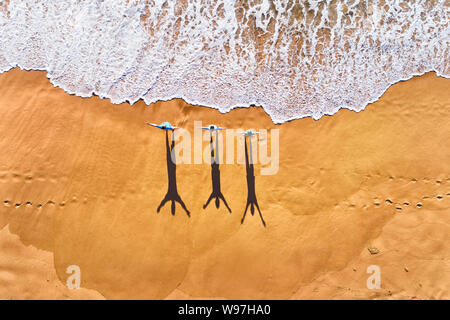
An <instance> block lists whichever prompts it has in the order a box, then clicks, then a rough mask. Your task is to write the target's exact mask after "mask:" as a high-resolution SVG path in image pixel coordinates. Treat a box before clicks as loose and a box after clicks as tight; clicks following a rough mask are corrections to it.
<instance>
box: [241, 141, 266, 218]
mask: <svg viewBox="0 0 450 320" xmlns="http://www.w3.org/2000/svg"><path fill="white" fill-rule="evenodd" d="M244 143H245V168H246V171H247V205H246V206H245V211H244V216H243V217H242V219H241V224H242V223H244V219H245V215H246V214H247V209H248V206H250V213H251V214H252V216H253V215H254V214H255V207H256V209H258V213H259V216H260V218H261V221H262V224H263V225H264V227H265V226H266V222H265V221H264V219H263V216H262V214H261V211H260V210H259V206H258V200H256V192H255V171H254V168H253V154H252V141H251V136H250V137H248V144H249V147H250V161H249V156H248V150H247V138H245V141H244Z"/></svg>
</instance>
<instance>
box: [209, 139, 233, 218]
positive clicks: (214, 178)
mask: <svg viewBox="0 0 450 320" xmlns="http://www.w3.org/2000/svg"><path fill="white" fill-rule="evenodd" d="M218 136H219V133H218V131H216V151H215V155H214V146H213V138H212V132H210V147H211V182H212V192H211V195H210V196H209V198H208V201H206V203H205V204H204V205H203V209H206V207H207V206H208V204H209V203H210V201H211V200H212V199H215V203H216V208H217V209H219V206H220V200H222V201H223V203H224V204H225V207H227V209H228V211H229V212H230V213H231V209H230V207H229V206H228V204H227V201H226V200H225V197H224V196H223V194H222V191H221V190H220V170H219V140H218Z"/></svg>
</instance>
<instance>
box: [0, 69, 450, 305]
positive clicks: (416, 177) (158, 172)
mask: <svg viewBox="0 0 450 320" xmlns="http://www.w3.org/2000/svg"><path fill="white" fill-rule="evenodd" d="M194 120H202V121H203V123H204V124H209V123H217V124H220V125H222V126H225V127H228V128H255V129H259V128H278V129H280V169H279V171H278V173H277V174H276V175H272V176H262V175H260V174H259V165H257V166H256V170H255V173H256V175H257V176H256V194H257V197H258V202H259V204H260V207H261V210H262V214H263V216H264V218H265V220H266V223H267V227H266V228H264V227H263V226H262V224H261V221H260V219H259V217H258V216H257V214H256V215H255V216H251V215H249V214H247V217H246V220H245V223H244V224H243V225H241V224H240V219H241V217H242V214H243V211H244V207H245V204H246V182H245V166H244V165H239V164H235V165H222V166H221V174H222V192H223V194H224V195H225V197H226V199H227V201H228V203H229V204H230V207H231V209H232V210H233V212H232V214H231V215H230V214H229V213H228V212H227V211H226V209H225V208H224V207H223V206H221V208H220V209H219V210H217V209H216V208H215V206H214V204H213V203H212V204H210V206H209V207H208V208H207V209H206V210H203V209H202V205H203V204H204V203H205V201H206V199H207V198H208V196H209V194H210V192H211V185H210V183H211V182H210V168H209V165H208V164H201V165H185V164H182V165H179V166H178V167H177V175H178V190H179V193H180V195H181V197H182V198H183V200H184V202H185V203H186V205H187V206H188V208H189V209H190V211H191V218H188V217H187V216H186V214H185V213H184V212H183V211H182V210H181V208H180V207H179V206H178V205H177V211H176V214H175V216H172V215H171V214H170V204H166V206H165V207H164V208H163V209H162V210H161V212H160V213H159V214H157V213H156V208H157V206H158V204H159V202H160V201H161V200H162V198H163V197H164V195H165V191H166V187H167V181H166V179H167V178H166V173H167V172H166V166H165V149H164V148H165V146H164V135H163V133H162V132H161V131H160V130H157V129H154V128H150V127H148V126H145V125H144V123H145V122H146V121H151V122H155V123H160V122H162V121H170V122H171V123H173V124H177V125H179V126H183V127H185V128H187V129H188V130H190V131H192V129H193V121H194ZM449 123H450V80H449V79H442V78H438V77H436V75H435V74H426V75H424V76H422V77H418V78H414V79H411V80H409V81H406V82H402V83H398V84H396V85H394V86H392V87H391V88H390V89H389V90H388V91H387V92H386V93H385V94H384V96H383V97H382V98H381V99H380V101H378V102H376V103H374V104H372V105H370V106H368V107H367V109H366V110H365V111H363V112H360V113H355V112H352V111H349V110H341V111H339V112H338V114H336V115H334V116H332V117H324V118H322V119H321V120H319V121H314V120H312V119H309V118H308V119H301V120H297V121H292V122H289V123H285V124H283V125H277V126H275V125H274V124H273V123H272V122H271V120H270V118H269V117H268V116H267V115H266V114H265V113H264V112H263V110H262V109H261V108H251V109H237V110H233V111H232V112H230V113H228V114H220V113H219V112H218V111H216V110H213V109H210V108H201V107H195V106H190V105H187V104H186V103H184V102H183V101H181V100H174V101H170V102H161V103H156V104H154V105H152V106H150V107H148V106H146V105H145V104H143V103H142V102H139V103H137V104H136V105H135V106H133V107H130V106H129V105H127V104H123V105H112V104H111V103H110V102H109V101H107V100H101V99H99V98H98V97H93V98H89V99H83V98H79V97H75V96H71V95H68V94H67V93H65V92H64V91H62V90H61V89H58V88H54V87H53V86H52V85H51V84H50V83H49V81H48V79H47V78H46V76H45V73H43V72H36V71H33V72H26V71H20V70H12V71H10V72H7V73H5V74H3V75H0V132H1V139H0V150H1V152H0V197H1V198H0V248H2V250H1V253H0V298H3V299H19V298H52V299H53V298H103V297H105V298H107V299H108V298H137V299H141V298H156V299H163V298H167V299H177V298H237V299H241V298H262V299H266V298H268V299H289V298H292V299H299V298H300V299H304V298H345V299H354V298H358V299H367V298H382V299H385V298H401V299H410V298H420V299H422V298H423V299H444V298H445V299H449V298H450V292H449V288H450V286H449V284H450V263H449V257H450V247H449V246H448V243H449V240H450V236H449V235H450V214H449V213H450V161H449V159H450V145H449V141H450V129H449ZM205 145H207V143H206V142H205ZM386 200H388V201H386ZM4 201H7V202H4ZM27 202H30V203H29V204H27ZM390 202H392V203H390ZM417 203H420V204H422V207H421V208H418V207H417V206H416V205H417ZM16 204H18V206H16ZM39 204H42V207H39ZM369 247H376V248H377V249H378V250H379V253H377V254H373V255H372V254H370V253H369V251H368V248H369ZM73 264H75V265H79V266H80V268H81V272H82V281H81V285H82V289H79V290H72V291H71V290H68V289H67V288H65V287H64V284H65V282H66V279H67V277H68V274H66V272H65V271H66V268H67V266H69V265H73ZM369 265H378V266H380V268H381V289H378V290H369V289H367V287H366V279H367V277H368V276H369V275H368V274H367V273H366V268H367V267H368V266H369ZM95 291H96V292H95Z"/></svg>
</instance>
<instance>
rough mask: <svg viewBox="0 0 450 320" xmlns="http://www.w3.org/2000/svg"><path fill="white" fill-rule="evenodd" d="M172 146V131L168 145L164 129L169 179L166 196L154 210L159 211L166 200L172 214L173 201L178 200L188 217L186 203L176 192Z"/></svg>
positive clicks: (175, 168)
mask: <svg viewBox="0 0 450 320" xmlns="http://www.w3.org/2000/svg"><path fill="white" fill-rule="evenodd" d="M174 146H175V138H174V135H173V131H172V145H171V146H170V147H169V133H168V131H167V130H166V160H167V176H168V181H169V187H168V189H167V193H166V196H165V197H164V199H163V200H162V201H161V203H160V204H159V206H158V209H157V210H156V211H157V212H159V211H160V210H161V208H162V207H163V206H164V205H165V204H166V202H167V201H171V202H172V205H171V212H172V215H175V202H178V203H179V204H180V205H181V207H182V208H183V209H184V211H186V214H187V215H188V217H190V216H191V215H190V212H189V210H188V209H187V208H186V205H185V204H184V202H183V200H181V197H180V195H179V194H178V190H177V165H176V163H174V162H173V161H172V157H171V154H172V151H173V148H174Z"/></svg>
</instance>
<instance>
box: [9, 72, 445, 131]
mask: <svg viewBox="0 0 450 320" xmlns="http://www.w3.org/2000/svg"><path fill="white" fill-rule="evenodd" d="M11 70H22V71H27V72H30V71H37V72H45V73H46V77H47V79H48V80H49V82H50V84H51V85H52V86H53V87H54V88H58V89H61V90H63V91H64V92H65V93H67V94H69V95H73V96H75V97H80V98H92V97H98V98H100V99H101V100H108V102H109V103H111V104H113V105H122V104H125V105H128V106H129V107H133V106H135V105H136V104H137V103H139V102H142V103H144V104H146V105H147V106H152V105H154V104H156V103H166V102H171V101H176V100H182V101H183V103H184V104H186V105H190V106H196V107H202V108H210V109H213V110H217V111H219V112H220V113H221V114H227V113H229V112H231V111H233V110H236V109H248V108H261V109H262V110H263V111H264V113H265V114H266V115H267V116H268V117H269V118H270V119H271V120H272V122H273V124H275V125H278V124H283V123H287V122H291V121H295V120H301V119H305V118H312V119H313V120H315V121H318V120H320V119H321V118H323V117H327V116H334V115H335V114H337V113H338V112H339V111H340V110H342V109H345V110H350V111H353V112H356V113H359V112H361V111H364V110H365V109H366V108H367V107H368V106H370V105H372V104H374V103H376V102H377V101H378V100H380V99H381V97H382V96H383V95H384V94H385V93H386V91H388V90H389V88H391V87H392V86H394V85H396V84H398V83H402V82H405V81H408V80H411V79H413V78H417V77H421V76H424V75H426V74H435V75H436V76H437V77H439V78H443V79H450V76H448V77H447V76H445V75H443V74H440V72H439V71H438V70H433V69H430V70H427V71H423V72H421V73H420V72H419V73H413V74H411V75H410V76H409V77H407V78H401V79H399V80H397V81H394V82H391V83H389V84H387V85H386V88H385V89H384V90H382V92H380V94H379V95H378V96H377V97H375V98H374V99H372V100H369V101H366V102H365V103H364V105H365V106H364V107H363V108H362V109H360V110H356V109H355V108H352V107H347V106H342V107H336V109H334V110H333V112H331V113H326V112H325V113H323V114H322V115H321V116H320V117H319V118H315V117H314V116H313V115H302V116H297V117H292V118H288V119H287V120H283V121H277V120H275V119H274V118H273V117H272V115H270V113H268V112H267V111H266V109H265V107H264V105H260V104H258V103H257V102H253V103H250V104H243V105H241V104H238V105H232V106H230V107H229V110H228V111H222V110H220V107H217V106H214V105H208V104H207V103H203V102H201V101H194V100H191V99H188V98H186V97H183V96H171V97H164V98H160V99H158V100H156V101H151V102H147V101H145V98H143V97H140V98H138V99H137V100H135V101H134V102H130V101H128V100H125V101H121V102H114V101H112V100H111V98H110V97H108V96H101V95H99V94H98V93H97V92H95V90H94V91H92V92H91V93H90V94H89V95H83V94H80V93H78V92H75V91H70V90H67V89H65V88H63V87H62V86H61V85H58V84H55V83H54V82H53V81H52V79H51V78H50V77H49V72H48V70H47V69H45V68H44V69H26V68H22V67H20V66H15V67H11V68H10V69H8V70H5V71H3V72H0V75H1V74H3V73H7V72H10V71H11Z"/></svg>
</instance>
